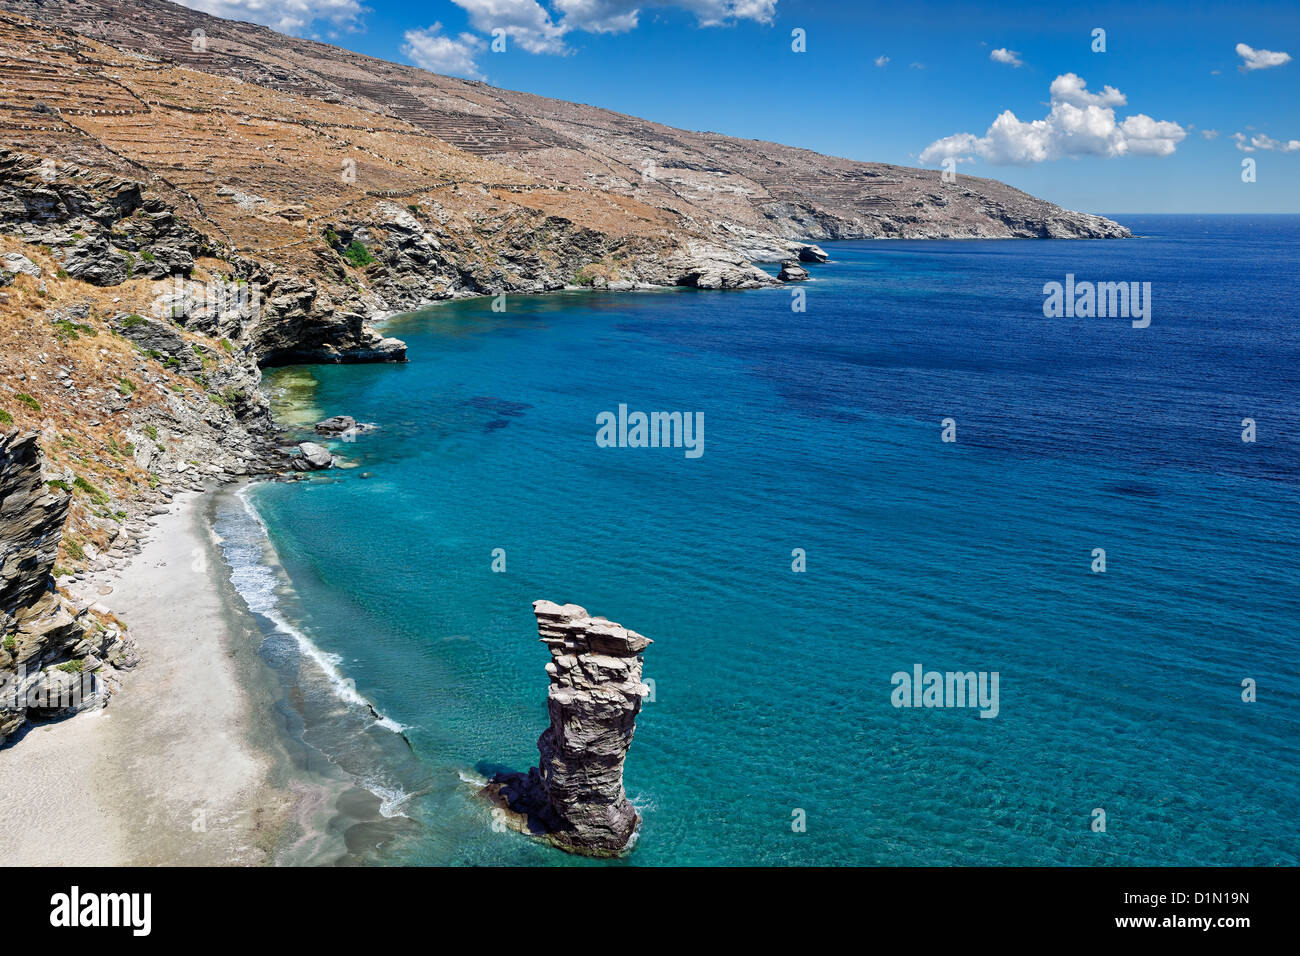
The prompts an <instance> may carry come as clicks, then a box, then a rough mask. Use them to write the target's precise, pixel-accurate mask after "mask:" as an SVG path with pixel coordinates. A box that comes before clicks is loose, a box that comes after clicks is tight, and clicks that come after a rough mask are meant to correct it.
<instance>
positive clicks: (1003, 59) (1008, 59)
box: [989, 47, 1025, 67]
mask: <svg viewBox="0 0 1300 956" xmlns="http://www.w3.org/2000/svg"><path fill="white" fill-rule="evenodd" d="M989 59H990V60H992V61H993V62H994V63H1006V64H1007V65H1008V66H1015V67H1020V66H1024V65H1025V61H1024V60H1022V59H1020V54H1019V53H1017V52H1016V51H1015V50H1008V49H1007V48H1006V47H999V48H998V49H996V50H994V51H993V52H992V53H990V54H989Z"/></svg>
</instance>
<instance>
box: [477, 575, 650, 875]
mask: <svg viewBox="0 0 1300 956" xmlns="http://www.w3.org/2000/svg"><path fill="white" fill-rule="evenodd" d="M533 613H534V614H535V615H536V616H537V630H538V633H539V634H540V635H541V641H542V643H544V644H546V645H547V646H548V647H549V648H550V651H551V662H550V663H549V664H547V665H546V672H547V674H549V675H550V678H551V685H550V689H549V690H548V692H547V697H546V705H547V709H548V711H549V712H550V717H551V724H550V726H549V727H548V728H547V729H546V730H544V731H543V732H542V736H541V737H540V738H539V739H538V741H537V749H538V751H539V753H540V754H541V760H540V762H539V763H538V765H537V766H536V767H534V768H533V769H532V770H530V771H529V772H528V773H526V774H521V773H510V774H500V775H498V776H497V777H495V778H494V779H493V780H492V781H491V783H489V784H488V786H487V788H486V794H487V796H488V797H489V798H490V799H491V800H492V801H493V802H494V803H496V804H497V806H498V808H499V809H501V810H503V811H504V812H505V813H506V814H507V816H508V819H509V820H510V822H511V823H512V824H513V825H515V827H516V828H517V829H520V830H522V831H524V832H527V833H531V834H534V835H537V836H539V837H542V838H544V839H546V840H547V841H549V842H551V843H553V844H555V845H556V846H558V847H560V848H561V849H564V850H568V851H570V852H573V853H581V854H584V855H588V856H616V855H618V854H620V853H622V852H624V851H625V850H626V849H627V848H628V847H629V845H630V843H631V841H632V839H633V836H634V835H635V833H636V829H637V825H638V824H639V823H640V817H639V815H638V814H637V812H636V808H635V807H633V806H632V803H631V801H629V800H628V798H627V794H626V793H625V792H624V790H623V761H624V759H625V758H626V756H627V751H628V747H629V746H631V743H632V734H633V732H634V731H635V730H636V715H637V713H638V712H639V711H640V710H641V699H642V698H643V697H644V696H645V695H646V694H648V693H649V688H648V687H647V686H646V685H645V684H643V683H642V682H641V664H642V659H641V652H642V651H644V650H645V649H646V648H647V647H648V646H649V645H650V644H651V643H653V642H652V641H650V639H649V638H646V637H642V636H641V635H640V634H638V633H636V632H635V631H630V630H628V629H627V628H625V627H623V626H622V625H619V624H615V623H614V622H613V621H607V620H605V619H604V618H602V617H591V616H590V615H588V614H587V611H586V610H585V609H584V608H581V607H578V605H576V604H565V605H563V606H561V605H558V604H554V603H552V602H550V601H535V602H534V603H533Z"/></svg>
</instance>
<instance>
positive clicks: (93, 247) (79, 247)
mask: <svg viewBox="0 0 1300 956" xmlns="http://www.w3.org/2000/svg"><path fill="white" fill-rule="evenodd" d="M63 270H64V271H65V272H67V274H68V275H70V276H72V278H74V279H81V280H82V281H83V282H89V283H90V284H91V285H120V284H121V283H123V282H125V281H126V280H127V277H128V275H129V274H130V271H131V270H130V263H129V260H128V259H127V257H126V256H125V255H123V253H122V252H121V251H120V250H118V249H115V248H114V247H113V246H112V244H110V243H109V241H108V239H107V238H106V237H105V236H104V235H103V234H102V233H92V234H90V235H88V236H86V237H85V238H83V239H81V240H80V241H79V242H78V243H77V244H76V245H74V246H73V247H72V248H71V249H69V250H68V254H67V255H66V256H65V257H64V260H63Z"/></svg>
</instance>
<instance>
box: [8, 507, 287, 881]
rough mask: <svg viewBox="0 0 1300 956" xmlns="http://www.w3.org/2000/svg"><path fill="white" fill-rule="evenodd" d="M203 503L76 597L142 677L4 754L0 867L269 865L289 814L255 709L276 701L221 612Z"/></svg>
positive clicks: (243, 632)
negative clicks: (119, 642)
mask: <svg viewBox="0 0 1300 956" xmlns="http://www.w3.org/2000/svg"><path fill="white" fill-rule="evenodd" d="M209 500H210V495H201V494H195V493H188V494H183V495H178V496H177V497H176V499H175V502H174V505H173V507H172V510H171V511H170V512H169V513H168V514H166V515H162V516H159V517H158V518H157V519H156V522H157V523H156V525H155V526H154V527H153V528H152V532H151V534H150V536H149V538H148V541H147V543H146V544H145V545H144V547H143V550H142V551H141V552H140V553H139V554H138V555H136V556H135V557H134V559H133V560H132V561H131V563H130V564H129V565H128V566H126V567H125V568H124V569H122V571H121V572H120V574H118V575H117V576H116V578H115V579H109V580H110V583H111V584H112V586H113V590H112V592H111V593H110V594H107V595H102V594H99V593H98V588H99V586H100V585H101V584H102V583H103V582H104V581H105V580H106V578H105V576H104V575H100V576H97V577H96V579H94V580H93V581H91V582H88V585H89V586H88V587H86V588H85V590H84V591H82V592H79V593H77V594H76V595H75V596H76V597H79V598H85V599H90V600H94V601H97V602H99V603H100V604H102V605H104V606H105V607H107V608H109V609H110V610H112V611H113V613H114V614H116V615H117V616H118V617H119V618H120V619H121V620H123V621H124V622H126V623H127V625H128V626H129V628H130V634H131V637H132V638H133V640H134V641H135V643H136V645H137V647H138V650H139V655H140V663H139V664H138V665H137V666H136V667H135V668H134V669H133V670H131V671H129V672H126V673H125V674H124V679H123V680H122V682H121V685H120V686H118V687H117V688H116V689H115V692H114V694H113V696H112V699H111V701H110V702H109V704H108V706H107V707H106V708H104V709H102V710H97V711H94V712H89V713H83V714H80V715H77V716H75V717H72V718H70V719H65V720H61V721H57V722H53V723H47V724H39V725H33V726H31V727H30V728H29V729H28V730H27V732H26V733H24V734H22V735H21V736H20V739H18V740H17V741H15V742H14V744H13V745H11V746H9V747H7V748H5V749H4V750H0V781H6V782H7V783H8V785H5V786H3V787H2V788H0V859H2V860H3V861H4V862H5V863H6V864H7V865H92V866H114V865H143V866H149V865H159V864H169V865H218V864H227V865H256V864H263V863H267V862H269V861H270V860H271V858H272V855H273V851H274V848H275V846H276V844H277V841H278V840H279V839H280V838H281V836H282V835H283V831H284V827H285V824H286V823H287V822H288V821H289V820H290V810H291V808H292V807H293V806H294V805H295V803H296V800H295V795H294V793H293V792H291V790H290V789H289V787H290V786H291V785H289V784H286V782H285V781H286V780H287V779H288V777H287V775H286V774H285V773H284V766H285V758H284V755H283V754H282V753H281V752H279V751H278V750H277V744H276V743H275V742H274V741H275V735H274V733H273V732H272V728H270V727H268V726H267V723H268V721H269V720H270V716H269V711H270V710H271V708H270V706H262V701H261V700H258V699H255V697H263V696H264V697H265V699H266V700H267V701H270V700H272V699H273V698H272V697H271V689H270V687H271V685H270V684H269V683H267V684H263V683H262V681H263V680H264V679H265V680H269V677H268V675H266V674H265V673H262V665H261V664H260V662H259V661H258V659H257V647H258V644H259V642H260V634H259V633H258V632H257V630H256V626H255V624H254V622H253V621H252V619H251V618H249V617H248V616H247V614H246V613H240V611H239V610H237V609H236V608H237V607H238V604H237V602H232V601H231V594H230V591H229V588H228V585H227V582H226V580H225V574H224V566H223V565H222V564H221V563H220V558H219V557H218V556H217V552H216V549H215V547H214V543H213V541H212V539H211V536H210V533H209V531H208V527H209V524H208V521H207V517H206V507H207V504H208V502H209ZM262 691H265V694H262V693H260V692H262ZM17 782H21V786H17V785H15V783H17Z"/></svg>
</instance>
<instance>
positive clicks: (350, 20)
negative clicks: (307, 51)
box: [178, 0, 368, 34]
mask: <svg viewBox="0 0 1300 956" xmlns="http://www.w3.org/2000/svg"><path fill="white" fill-rule="evenodd" d="M178 2H179V3H180V4H181V5H182V6H186V7H189V8H190V9H191V10H201V11H203V12H204V13H210V14H212V15H213V16H214V17H225V18H226V19H227V20H245V21H247V22H249V23H260V24H262V25H263V26H268V27H271V28H272V29H275V30H279V31H280V32H281V33H298V34H300V33H303V32H305V31H306V30H307V28H308V27H309V26H310V25H311V24H312V23H313V22H315V21H317V20H323V21H326V22H328V23H332V24H334V25H335V26H339V27H343V28H344V29H348V30H355V29H358V28H359V27H360V26H361V15H362V14H363V13H367V12H368V11H367V10H366V8H365V7H363V6H362V5H361V3H360V0H178Z"/></svg>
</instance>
